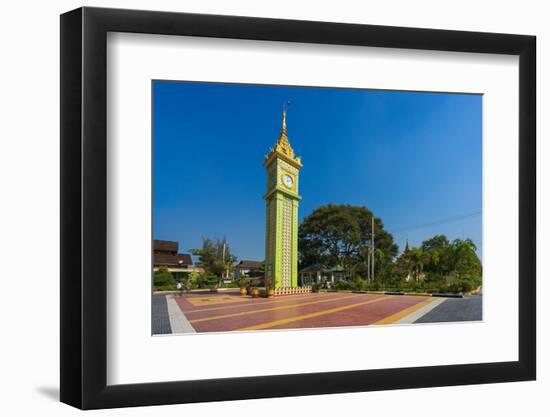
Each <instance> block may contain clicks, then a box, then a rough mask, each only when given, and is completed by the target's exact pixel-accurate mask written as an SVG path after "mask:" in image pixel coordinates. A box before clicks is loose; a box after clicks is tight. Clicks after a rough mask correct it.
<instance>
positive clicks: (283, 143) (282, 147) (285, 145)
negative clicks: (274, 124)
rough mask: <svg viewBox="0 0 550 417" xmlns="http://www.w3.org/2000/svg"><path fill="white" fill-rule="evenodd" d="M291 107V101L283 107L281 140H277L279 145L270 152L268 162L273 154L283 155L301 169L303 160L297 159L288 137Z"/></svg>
mask: <svg viewBox="0 0 550 417" xmlns="http://www.w3.org/2000/svg"><path fill="white" fill-rule="evenodd" d="M289 106H290V101H287V102H285V104H284V105H283V118H282V122H281V134H280V135H279V139H278V140H277V143H276V144H275V146H274V147H273V148H271V149H270V150H269V154H268V155H266V161H268V160H270V158H271V156H272V155H273V154H279V155H280V154H282V155H284V156H286V157H287V158H289V159H290V160H291V161H293V162H295V163H297V164H298V165H299V166H300V167H301V159H300V157H297V156H295V155H294V149H292V146H290V142H289V141H288V136H287V132H286V115H287V112H288V107H289Z"/></svg>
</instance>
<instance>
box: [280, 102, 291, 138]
mask: <svg viewBox="0 0 550 417" xmlns="http://www.w3.org/2000/svg"><path fill="white" fill-rule="evenodd" d="M289 106H290V100H289V101H287V102H286V103H285V104H284V105H283V124H282V127H281V132H284V133H286V112H287V111H288V107H289Z"/></svg>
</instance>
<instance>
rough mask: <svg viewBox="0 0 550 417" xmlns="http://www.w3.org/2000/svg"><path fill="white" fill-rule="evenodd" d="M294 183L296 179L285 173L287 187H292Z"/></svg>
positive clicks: (284, 178)
mask: <svg viewBox="0 0 550 417" xmlns="http://www.w3.org/2000/svg"><path fill="white" fill-rule="evenodd" d="M293 183H294V180H293V179H292V177H291V176H290V175H287V174H285V175H283V184H284V185H286V186H287V187H292V184H293Z"/></svg>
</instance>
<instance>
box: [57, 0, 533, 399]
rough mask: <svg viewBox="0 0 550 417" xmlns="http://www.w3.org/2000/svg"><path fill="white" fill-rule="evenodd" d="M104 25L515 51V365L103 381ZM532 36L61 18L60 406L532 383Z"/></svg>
mask: <svg viewBox="0 0 550 417" xmlns="http://www.w3.org/2000/svg"><path fill="white" fill-rule="evenodd" d="M108 32H132V33H147V34H163V35H175V36H177V35H187V36H199V37H215V38H235V39H254V40H266V41H286V42H305V43H319V44H333V45H358V46H371V47H383V48H405V49H421V50H440V51H456V52H477V53H490V54H508V55H517V56H519V103H518V106H519V132H518V134H519V136H518V137H519V155H518V158H519V242H518V243H519V271H518V273H519V277H520V279H519V293H518V297H519V360H518V361H515V362H498V363H477V364H467V365H445V366H423V367H413V368H398V369H376V370H357V371H345V372H325V373H310V374H292V375H274V376H256V377H240V378H230V379H209V380H199V381H178V382H163V383H142V384H132V385H113V386H108V385H107V383H106V380H107V379H106V377H107V334H106V329H107V305H106V299H107V279H106V266H107V250H106V247H107V181H108V178H107V134H106V132H107V110H106V93H107V87H106V86H107V72H106V47H107V33H108ZM535 45H536V38H535V37H534V36H524V35H510V34H494V33H480V32H461V31H449V30H432V29H415V28H403V27H387V26H371V25H358V24H341V23H325V22H311V21H294V20H279V19H265V18H251V17H233V16H217V15H200V14H186V13H171V12H153V11H136V10H120V9H102V8H88V7H84V8H80V9H77V10H73V11H71V12H68V13H65V14H63V15H61V53H60V57H61V309H60V315H61V401H62V402H64V403H67V404H70V405H73V406H75V407H78V408H82V409H96V408H111V407H125V406H143V405H157V404H175V403H191V402H203V401H220V400H239V399H251V398H267V397H283V396H299V395H314V394H331V393H344V392H357V391H376V390H388V389H402V388H423V387H435V386H450V385H464V384H482V383H496V382H507V381H525V380H534V379H535V378H536V303H535V302H536V267H535V265H536V259H535V258H536V182H535V181H536V164H535V162H536V144H535V135H536V131H535V122H536V119H535V108H536V91H535V87H536V81H535V79H536V77H535V75H536V73H535V67H536V65H535V62H536V56H535V53H536V52H535V50H536V47H535Z"/></svg>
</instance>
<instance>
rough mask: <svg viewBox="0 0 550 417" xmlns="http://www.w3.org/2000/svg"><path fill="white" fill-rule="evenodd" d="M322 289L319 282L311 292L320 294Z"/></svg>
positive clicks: (313, 286) (312, 287)
mask: <svg viewBox="0 0 550 417" xmlns="http://www.w3.org/2000/svg"><path fill="white" fill-rule="evenodd" d="M320 289H321V284H319V283H317V282H316V283H315V284H313V285H312V286H311V292H319V290H320Z"/></svg>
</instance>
